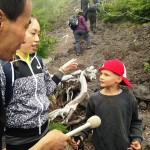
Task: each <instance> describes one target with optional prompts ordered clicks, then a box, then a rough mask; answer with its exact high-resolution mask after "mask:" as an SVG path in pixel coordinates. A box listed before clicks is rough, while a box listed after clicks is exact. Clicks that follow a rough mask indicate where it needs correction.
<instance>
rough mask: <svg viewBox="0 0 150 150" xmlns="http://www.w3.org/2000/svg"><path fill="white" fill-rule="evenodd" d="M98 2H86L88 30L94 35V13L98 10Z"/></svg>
mask: <svg viewBox="0 0 150 150" xmlns="http://www.w3.org/2000/svg"><path fill="white" fill-rule="evenodd" d="M99 5H100V0H88V9H87V14H86V16H87V18H88V19H89V21H90V30H91V31H92V32H93V33H94V34H95V33H96V13H97V12H100V10H99Z"/></svg>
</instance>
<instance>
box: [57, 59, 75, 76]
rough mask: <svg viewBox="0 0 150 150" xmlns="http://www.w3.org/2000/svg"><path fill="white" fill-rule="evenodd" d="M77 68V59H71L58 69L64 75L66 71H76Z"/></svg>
mask: <svg viewBox="0 0 150 150" xmlns="http://www.w3.org/2000/svg"><path fill="white" fill-rule="evenodd" d="M77 66H78V63H77V59H74V58H73V59H71V60H69V61H68V62H67V63H65V64H64V65H63V66H61V67H60V69H59V70H60V71H61V72H63V73H65V72H66V71H68V70H73V69H76V68H77Z"/></svg>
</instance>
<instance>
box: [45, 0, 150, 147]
mask: <svg viewBox="0 0 150 150" xmlns="http://www.w3.org/2000/svg"><path fill="white" fill-rule="evenodd" d="M79 4H80V1H75V2H74V3H72V6H69V7H68V12H69V13H66V14H65V15H64V18H65V19H64V22H63V24H60V28H58V29H57V30H54V31H53V32H52V33H50V34H52V35H54V36H55V37H57V38H58V39H59V42H58V43H57V44H56V45H55V48H56V49H57V51H54V52H51V53H50V57H51V58H52V60H51V61H50V60H49V61H50V62H49V61H48V62H49V63H47V66H48V68H49V69H50V72H51V73H55V71H56V70H57V69H58V68H59V67H60V66H61V65H62V64H64V63H65V62H67V61H68V60H70V59H71V58H77V59H78V63H79V69H85V68H86V67H89V66H94V67H95V68H98V67H99V66H100V65H101V64H102V62H103V61H105V60H107V59H112V58H118V59H120V60H122V61H123V62H124V63H125V65H126V69H127V75H128V78H129V79H130V81H131V82H132V83H133V84H135V85H137V84H143V85H148V86H150V74H148V73H146V72H145V71H144V63H145V62H149V61H150V25H147V24H144V25H142V26H137V25H133V24H130V23H126V24H124V25H117V24H116V25H115V24H104V23H102V22H101V21H98V22H97V32H96V34H92V33H91V32H90V36H91V39H92V46H93V47H92V49H89V50H87V49H86V48H85V41H84V40H83V41H82V51H83V52H82V55H81V56H76V53H75V44H74V37H73V33H72V30H71V29H70V28H69V27H68V25H67V24H66V20H67V19H69V18H70V16H72V15H73V12H72V11H71V8H74V6H76V8H79V7H80V5H79ZM71 12H72V13H71ZM74 14H75V13H74ZM61 22H62V21H61ZM88 25H89V23H88ZM97 81H98V80H95V81H93V82H92V86H90V91H91V92H93V91H94V90H95V89H96V88H98V87H99V85H98V82H97ZM89 94H90V93H89ZM149 103H150V101H149ZM141 115H142V116H144V118H145V120H146V121H145V120H144V123H143V129H144V128H145V129H144V134H143V135H144V141H143V149H145V150H146V148H145V145H147V143H148V141H149V142H150V134H148V135H147V133H149V132H150V110H149V111H148V110H144V111H141ZM90 146H91V145H88V148H89V147H90ZM149 146H150V145H149ZM90 150H92V148H90Z"/></svg>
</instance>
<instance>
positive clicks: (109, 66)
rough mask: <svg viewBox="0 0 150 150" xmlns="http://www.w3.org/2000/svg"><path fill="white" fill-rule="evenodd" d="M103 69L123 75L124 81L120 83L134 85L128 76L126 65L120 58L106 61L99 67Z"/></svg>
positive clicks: (100, 69)
mask: <svg viewBox="0 0 150 150" xmlns="http://www.w3.org/2000/svg"><path fill="white" fill-rule="evenodd" d="M103 69H106V70H110V71H112V72H114V73H116V74H118V75H120V76H121V77H122V82H121V83H120V84H122V85H126V86H128V87H130V88H131V87H132V84H131V83H130V82H129V80H128V79H127V77H126V68H125V65H124V64H123V63H122V62H121V61H120V60H118V59H112V60H108V61H105V62H104V63H103V65H102V66H101V67H99V69H98V70H99V71H100V72H101V71H102V70H103Z"/></svg>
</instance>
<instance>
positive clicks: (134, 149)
mask: <svg viewBox="0 0 150 150" xmlns="http://www.w3.org/2000/svg"><path fill="white" fill-rule="evenodd" d="M127 150H141V144H140V143H139V142H138V141H135V142H132V143H131V145H130V147H129V148H127Z"/></svg>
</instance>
